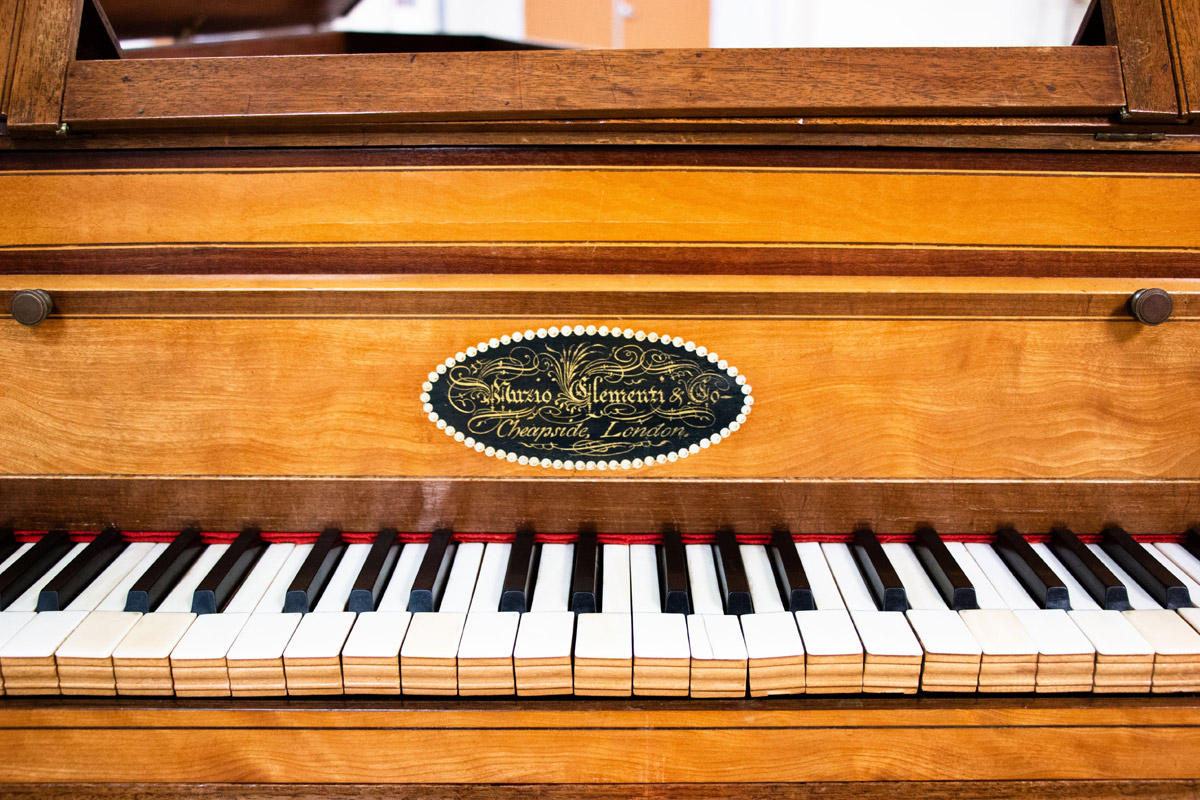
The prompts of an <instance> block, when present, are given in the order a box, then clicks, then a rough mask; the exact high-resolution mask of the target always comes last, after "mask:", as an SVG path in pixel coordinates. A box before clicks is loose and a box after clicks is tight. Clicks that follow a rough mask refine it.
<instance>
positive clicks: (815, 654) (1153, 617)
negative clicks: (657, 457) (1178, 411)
mask: <svg viewBox="0 0 1200 800" xmlns="http://www.w3.org/2000/svg"><path fill="white" fill-rule="evenodd" d="M0 554H2V555H4V559H3V562H2V563H0V607H2V610H0V677H2V678H3V688H4V691H5V693H6V694H9V695H30V694H60V693H61V694H64V695H113V694H119V695H152V696H153V695H178V696H181V697H188V696H190V697H204V696H212V697H219V696H231V695H232V696H233V697H255V696H273V695H274V696H283V695H313V694H343V693H344V694H355V695H370V694H383V695H397V694H399V695H416V696H425V695H456V694H457V695H461V696H474V695H501V696H505V695H507V696H512V695H517V696H538V695H569V694H574V695H577V696H601V697H622V696H624V697H628V696H631V695H634V696H663V697H675V696H678V697H683V696H691V697H695V698H718V697H743V696H745V695H746V694H749V695H750V696H752V697H763V696H773V695H798V694H829V693H835V694H856V693H860V692H861V693H905V694H911V693H916V692H943V693H972V692H979V693H996V692H1038V693H1060V692H1097V693H1114V692H1117V693H1125V692H1128V693H1134V692H1155V693H1166V692H1190V691H1197V690H1200V633H1197V630H1200V609H1197V608H1196V607H1195V606H1194V605H1193V600H1192V598H1195V597H1200V585H1198V583H1197V581H1200V533H1198V532H1197V531H1194V530H1193V531H1190V532H1189V533H1188V534H1186V535H1184V536H1175V537H1165V536H1157V537H1139V538H1134V537H1132V536H1130V535H1129V534H1127V533H1126V532H1125V531H1123V530H1121V529H1119V528H1110V529H1107V530H1105V531H1103V532H1102V533H1101V534H1099V535H1092V536H1083V537H1080V536H1077V535H1076V534H1074V533H1072V532H1071V531H1069V530H1066V529H1057V530H1055V531H1054V532H1053V534H1051V535H1050V536H1030V537H1025V536H1021V535H1020V534H1017V533H1016V532H1015V531H1012V530H1011V529H1007V530H1001V531H999V532H998V533H997V535H996V536H994V537H982V536H978V535H973V536H959V537H954V536H945V537H942V536H939V535H937V534H936V533H934V532H933V531H931V530H929V529H923V530H921V531H919V532H918V533H917V534H916V535H915V536H905V537H900V536H894V535H879V536H877V535H876V534H874V533H872V532H871V531H868V530H860V531H858V532H856V533H855V534H853V535H852V536H824V537H804V536H800V537H795V538H793V537H792V536H791V535H790V534H787V533H784V532H780V531H777V532H775V533H774V534H772V535H768V536H742V537H740V538H739V537H737V536H735V535H734V534H733V533H732V532H730V531H728V530H721V531H718V532H717V533H716V535H715V536H712V537H702V536H689V537H686V538H685V537H682V536H681V535H680V534H679V533H678V532H676V531H672V530H668V531H666V532H665V533H664V534H662V535H661V536H641V537H615V538H614V537H606V536H603V535H601V536H599V537H597V536H596V534H595V533H594V532H592V531H590V530H584V531H583V532H581V533H580V534H579V535H577V536H575V535H572V536H563V535H552V536H544V537H543V536H537V535H535V534H534V533H533V532H532V531H529V530H522V531H519V532H518V533H517V534H516V535H515V536H503V535H496V534H487V535H470V534H458V535H455V534H452V533H451V532H450V531H449V530H439V531H435V532H434V533H433V534H431V535H424V536H421V535H409V534H403V535H398V534H397V532H396V531H394V530H385V531H382V532H381V533H379V534H374V535H371V534H353V533H347V534H343V533H342V532H340V531H339V530H337V529H334V528H330V529H327V530H325V531H323V532H322V533H320V534H274V533H260V532H259V531H258V530H256V529H247V530H245V531H242V532H241V533H239V534H203V535H202V534H200V532H199V531H197V530H195V529H190V530H187V531H184V532H182V533H180V534H178V535H175V536H170V535H165V534H157V535H155V534H150V535H147V534H131V535H124V536H123V535H122V534H121V533H119V532H118V531H116V530H114V529H109V530H106V531H103V532H100V533H99V534H82V533H78V532H76V533H70V534H69V533H68V532H67V531H50V532H44V533H32V532H22V533H18V534H17V535H15V536H14V535H13V534H12V533H11V532H10V533H9V534H8V535H7V536H6V538H5V539H4V541H3V544H2V547H0Z"/></svg>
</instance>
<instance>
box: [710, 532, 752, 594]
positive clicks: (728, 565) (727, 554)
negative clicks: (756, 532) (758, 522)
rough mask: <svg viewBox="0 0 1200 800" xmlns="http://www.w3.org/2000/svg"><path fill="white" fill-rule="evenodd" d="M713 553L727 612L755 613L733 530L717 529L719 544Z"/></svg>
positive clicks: (744, 568) (748, 583)
mask: <svg viewBox="0 0 1200 800" xmlns="http://www.w3.org/2000/svg"><path fill="white" fill-rule="evenodd" d="M713 553H714V554H715V555H716V557H717V581H718V582H719V583H720V584H721V599H722V600H724V601H725V613H726V614H737V615H741V614H753V613H754V601H753V600H751V599H750V582H749V581H748V580H746V567H745V566H744V565H743V564H742V553H741V551H740V550H738V543H737V538H736V537H734V535H733V531H731V530H729V529H727V528H726V529H722V530H719V531H717V546H716V548H715V549H714V550H713Z"/></svg>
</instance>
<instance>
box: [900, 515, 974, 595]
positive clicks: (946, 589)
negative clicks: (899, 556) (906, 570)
mask: <svg viewBox="0 0 1200 800" xmlns="http://www.w3.org/2000/svg"><path fill="white" fill-rule="evenodd" d="M913 551H914V552H915V553H916V554H917V558H918V559H920V561H921V566H923V567H925V572H926V573H928V575H929V578H930V580H932V581H933V585H934V586H936V587H937V590H938V592H939V593H940V594H941V595H942V599H943V600H945V601H946V604H947V605H949V606H950V608H952V609H954V610H955V611H963V610H966V609H971V608H979V601H978V600H977V599H976V597H975V587H974V586H972V585H971V579H970V578H968V577H967V575H966V573H965V572H963V571H962V567H960V566H959V565H958V562H957V561H955V560H954V556H952V555H950V551H949V550H948V549H947V548H946V543H945V542H943V541H942V537H940V536H938V535H937V531H935V530H934V529H933V528H918V529H917V538H916V541H915V542H913Z"/></svg>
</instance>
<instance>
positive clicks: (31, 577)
mask: <svg viewBox="0 0 1200 800" xmlns="http://www.w3.org/2000/svg"><path fill="white" fill-rule="evenodd" d="M71 545H72V543H71V539H70V537H69V536H67V532H66V531H49V532H48V533H47V534H46V535H45V536H43V537H42V538H41V539H38V541H37V543H35V544H34V545H33V547H31V548H29V549H28V550H26V551H25V555H23V556H21V557H20V558H18V559H17V560H16V561H14V562H13V563H12V566H10V567H9V568H8V569H6V570H4V573H3V574H0V611H3V610H4V609H6V608H8V607H9V606H10V605H12V604H13V601H15V600H16V599H17V598H18V597H20V596H21V595H22V594H24V593H25V591H26V590H27V589H28V588H29V587H30V586H33V584H34V583H35V582H37V579H38V578H40V577H42V576H43V575H45V574H46V573H47V572H48V571H49V570H50V569H51V568H52V567H53V566H54V565H55V564H57V563H58V562H59V561H61V560H62V557H63V556H65V555H66V554H67V551H68V550H70V549H71Z"/></svg>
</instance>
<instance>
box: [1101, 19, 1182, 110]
mask: <svg viewBox="0 0 1200 800" xmlns="http://www.w3.org/2000/svg"><path fill="white" fill-rule="evenodd" d="M1164 2H1165V0H1108V1H1107V2H1104V3H1101V9H1102V11H1103V13H1104V28H1105V34H1106V37H1105V38H1106V39H1107V41H1108V42H1109V43H1110V44H1115V45H1117V48H1118V52H1119V54H1120V60H1121V75H1122V78H1123V79H1124V83H1125V113H1126V114H1128V116H1129V118H1130V119H1133V120H1171V119H1176V118H1178V117H1179V97H1178V95H1177V94H1176V85H1175V76H1174V73H1173V72H1172V69H1171V61H1172V59H1171V46H1170V43H1169V41H1168V37H1167V29H1166V25H1165V19H1164V15H1163V3H1164Z"/></svg>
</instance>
